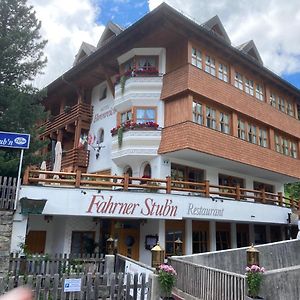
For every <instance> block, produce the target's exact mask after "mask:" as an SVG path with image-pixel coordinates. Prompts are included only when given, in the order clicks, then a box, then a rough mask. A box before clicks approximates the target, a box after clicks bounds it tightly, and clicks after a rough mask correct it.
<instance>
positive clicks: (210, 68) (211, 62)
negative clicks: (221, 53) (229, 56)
mask: <svg viewBox="0 0 300 300" xmlns="http://www.w3.org/2000/svg"><path fill="white" fill-rule="evenodd" d="M205 72H207V73H209V74H211V75H213V76H216V65H215V59H214V58H212V57H211V56H208V55H206V59H205Z"/></svg>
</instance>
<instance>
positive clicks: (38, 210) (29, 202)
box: [20, 197, 47, 215]
mask: <svg viewBox="0 0 300 300" xmlns="http://www.w3.org/2000/svg"><path fill="white" fill-rule="evenodd" d="M46 202H47V200H46V199H29V198H26V197H24V198H21V199H20V203H21V214H22V215H29V214H33V215H40V214H42V212H43V210H44V207H45V205H46Z"/></svg>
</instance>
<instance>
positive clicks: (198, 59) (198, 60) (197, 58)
mask: <svg viewBox="0 0 300 300" xmlns="http://www.w3.org/2000/svg"><path fill="white" fill-rule="evenodd" d="M192 65H193V66H195V67H197V68H199V69H202V54H201V51H200V50H198V49H196V48H192Z"/></svg>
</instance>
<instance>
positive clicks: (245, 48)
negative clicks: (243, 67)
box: [236, 40, 263, 65]
mask: <svg viewBox="0 0 300 300" xmlns="http://www.w3.org/2000/svg"><path fill="white" fill-rule="evenodd" d="M236 48H237V49H239V50H240V51H242V52H244V53H246V54H248V55H249V56H251V57H252V58H254V59H255V60H256V61H257V62H259V63H260V64H261V65H263V61H262V59H261V56H260V54H259V52H258V50H257V48H256V46H255V43H254V42H253V40H251V41H249V42H246V43H244V44H242V45H240V46H238V47H236Z"/></svg>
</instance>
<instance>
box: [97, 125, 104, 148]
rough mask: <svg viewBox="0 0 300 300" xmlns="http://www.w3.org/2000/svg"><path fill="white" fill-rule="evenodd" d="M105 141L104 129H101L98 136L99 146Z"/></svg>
mask: <svg viewBox="0 0 300 300" xmlns="http://www.w3.org/2000/svg"><path fill="white" fill-rule="evenodd" d="M103 141H104V129H103V128H100V129H99V130H98V134H97V144H101V143H103Z"/></svg>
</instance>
